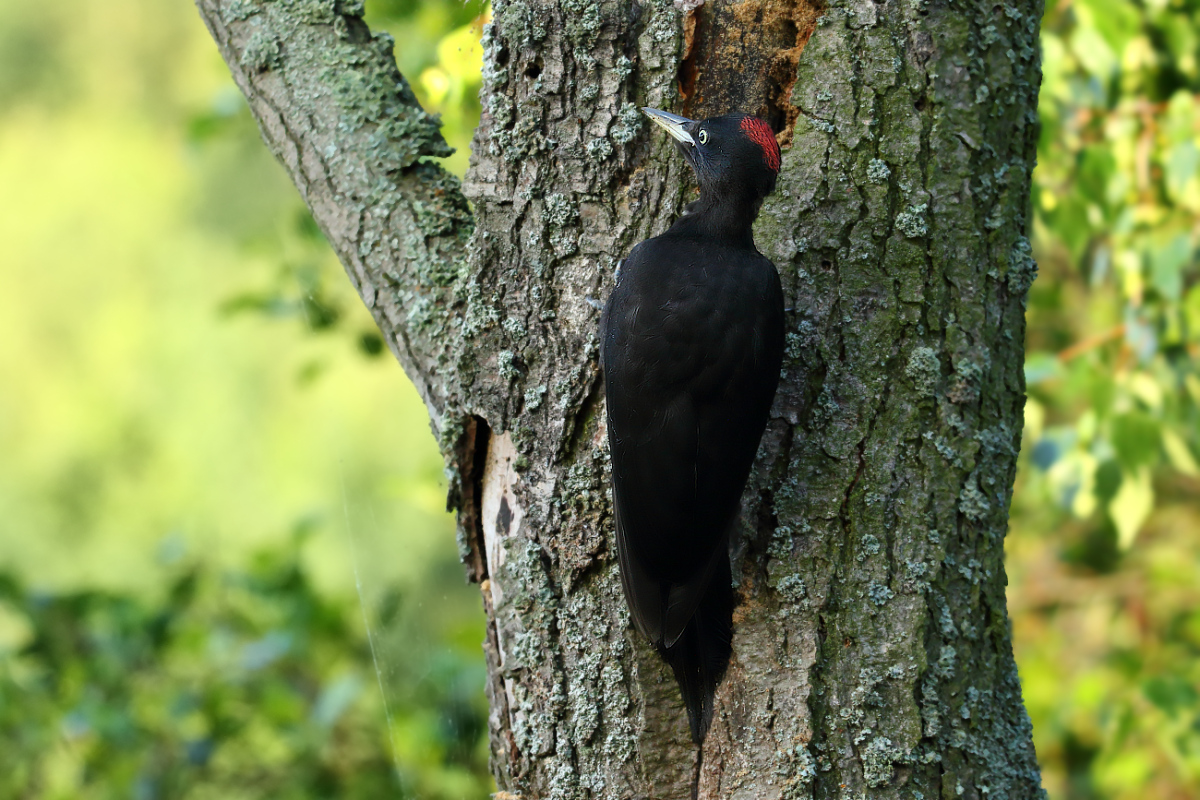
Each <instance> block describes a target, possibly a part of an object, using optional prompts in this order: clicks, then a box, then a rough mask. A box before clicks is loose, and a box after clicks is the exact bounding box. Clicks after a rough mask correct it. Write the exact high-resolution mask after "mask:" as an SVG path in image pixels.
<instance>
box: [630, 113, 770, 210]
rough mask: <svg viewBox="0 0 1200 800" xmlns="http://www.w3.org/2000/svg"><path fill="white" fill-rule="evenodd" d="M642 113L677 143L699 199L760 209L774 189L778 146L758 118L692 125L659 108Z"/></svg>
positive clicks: (721, 119)
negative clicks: (739, 202)
mask: <svg viewBox="0 0 1200 800" xmlns="http://www.w3.org/2000/svg"><path fill="white" fill-rule="evenodd" d="M642 111H644V112H645V113H646V116H648V117H650V119H652V120H654V122H655V124H657V125H658V126H659V127H661V128H662V129H663V130H665V131H666V132H667V133H669V134H670V135H671V138H672V139H674V140H675V145H676V146H677V147H678V148H679V150H680V152H681V153H683V157H684V158H685V159H687V162H688V163H689V164H691V166H692V169H693V170H694V171H695V173H696V180H697V181H699V183H700V191H701V194H709V195H715V196H717V197H724V198H737V199H743V198H744V199H746V200H749V201H750V202H752V203H755V204H757V203H758V202H761V201H762V199H763V198H764V197H766V196H767V195H769V194H770V193H771V192H772V191H773V190H774V189H775V179H776V177H778V175H779V165H780V154H779V144H778V143H777V142H776V141H775V133H774V132H773V131H772V130H771V126H770V125H768V124H767V123H766V122H764V121H763V120H761V119H759V118H758V117H753V116H750V115H749V114H738V113H734V114H726V115H724V116H722V117H712V118H710V119H703V120H692V119H688V118H686V117H680V116H677V115H675V114H671V113H670V112H667V111H660V110H658V109H657V108H643V109H642Z"/></svg>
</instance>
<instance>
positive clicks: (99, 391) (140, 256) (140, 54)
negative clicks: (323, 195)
mask: <svg viewBox="0 0 1200 800" xmlns="http://www.w3.org/2000/svg"><path fill="white" fill-rule="evenodd" d="M434 6H439V7H442V10H443V12H444V15H445V19H446V25H445V27H443V28H442V29H441V33H439V32H437V31H435V32H434V33H433V34H432V35H431V41H432V43H433V46H432V50H431V52H433V54H434V56H433V57H434V59H435V61H434V62H432V63H434V64H436V63H437V61H436V58H437V51H436V43H437V41H438V40H439V39H440V37H441V35H442V33H444V32H445V31H446V30H448V29H451V28H453V27H454V26H459V27H461V26H462V25H464V24H467V23H468V22H469V21H470V20H471V19H472V18H474V17H475V16H477V15H478V13H479V10H478V9H476V10H474V11H471V10H470V9H466V10H464V9H463V6H462V5H461V4H460V3H458V2H457V0H446V2H442V3H422V4H421V11H420V13H421V14H422V15H425V14H432V13H433V12H432V11H430V10H429V9H431V8H432V7H434ZM391 23H394V24H396V25H403V24H405V22H404V19H402V18H399V17H397V18H394V19H392V20H391ZM468 110H469V109H468ZM470 124H472V123H470V121H469V120H467V121H466V122H464V123H463V126H464V127H466V126H468V125H470ZM468 136H469V134H468ZM460 139H461V137H460ZM463 165H464V166H465V160H464V161H463ZM0 186H3V187H4V191H3V192H0V241H3V242H4V246H5V257H4V258H3V259H0V285H3V287H4V291H3V292H0V453H3V458H0V565H3V572H2V574H0V741H3V746H0V797H4V798H8V797H22V798H56V799H57V798H93V797H137V798H153V797H197V798H204V797H214V798H215V797H221V798H226V797H230V798H238V797H254V798H259V797H285V798H286V797H416V798H422V800H424V799H425V798H438V799H439V800H441V799H444V800H466V799H469V800H477V799H478V798H483V797H485V796H486V795H487V793H488V791H490V789H491V787H492V782H491V778H490V777H489V775H488V772H487V765H486V757H487V756H486V734H485V725H486V707H485V701H484V697H483V685H484V673H483V663H482V659H481V657H480V642H481V641H482V640H483V636H484V628H483V619H482V613H481V609H480V603H479V595H478V589H477V588H476V587H470V586H467V585H466V584H465V582H464V581H463V574H462V568H461V566H460V565H459V564H458V562H457V554H456V547H455V543H454V531H453V522H452V520H451V519H450V518H449V516H448V515H447V514H446V512H445V487H444V480H443V478H442V463H441V459H440V456H439V455H438V452H437V449H436V446H435V444H434V442H433V439H432V437H431V436H430V435H429V432H428V431H429V428H428V416H427V414H426V412H425V409H424V408H423V406H422V404H421V401H420V399H419V397H418V396H417V395H416V392H415V390H414V389H413V387H412V386H411V385H410V384H409V383H408V382H407V381H406V380H405V379H404V377H403V374H402V373H401V372H400V370H398V369H397V368H396V365H395V363H394V361H393V360H392V359H390V358H382V357H379V356H381V355H382V354H383V353H384V352H385V350H386V348H385V347H384V343H383V341H382V339H381V338H380V336H379V334H378V332H377V330H376V329H375V327H374V324H373V322H372V320H371V319H370V316H369V315H368V314H367V313H366V311H365V309H364V308H363V306H362V303H361V301H360V300H359V299H358V298H357V297H356V296H355V295H354V292H353V289H352V288H351V286H350V284H349V282H348V281H347V280H346V277H345V275H344V272H343V270H342V269H341V267H340V265H339V264H338V263H337V261H336V259H335V258H334V257H333V256H332V254H331V253H330V252H329V248H328V246H327V245H326V243H325V242H324V240H323V238H322V237H321V235H320V232H319V231H318V230H317V229H316V227H315V225H314V224H313V222H312V218H311V217H310V216H309V214H308V213H307V211H306V210H305V209H304V207H303V204H302V203H301V202H300V200H299V198H298V197H297V196H296V192H295V189H294V188H293V187H292V186H291V185H290V183H289V181H288V180H287V178H286V176H285V175H284V174H283V171H282V170H281V169H280V167H279V166H278V165H277V164H275V163H274V162H273V160H272V159H271V156H270V154H269V153H268V152H267V151H266V149H265V148H264V147H263V145H262V142H261V140H260V138H259V135H258V131H257V128H256V126H255V124H254V121H253V120H252V119H251V117H250V115H249V112H248V110H247V108H246V105H245V103H244V101H243V100H242V98H241V96H240V94H239V93H238V91H237V89H236V87H234V86H233V84H232V81H231V80H230V78H229V74H228V71H227V70H226V68H225V66H224V64H222V63H221V60H220V58H219V56H218V55H217V53H216V51H215V48H214V46H213V44H212V42H211V41H210V39H209V37H208V34H207V32H206V31H205V30H204V28H203V25H202V24H201V22H200V20H199V18H198V17H197V15H196V12H195V9H194V8H192V7H191V4H189V3H153V2H146V0H110V2H105V3H103V4H95V3H88V2H85V0H64V2H61V3H54V4H28V3H25V4H21V3H3V4H0ZM290 531H301V532H302V533H301V534H297V535H293V534H291V533H289V532H290ZM368 632H369V636H368ZM373 652H374V653H376V654H379V655H380V657H381V658H382V659H384V660H383V662H382V663H381V664H380V666H381V669H380V670H379V671H378V672H377V671H376V668H375V663H374V660H373V655H372V654H373Z"/></svg>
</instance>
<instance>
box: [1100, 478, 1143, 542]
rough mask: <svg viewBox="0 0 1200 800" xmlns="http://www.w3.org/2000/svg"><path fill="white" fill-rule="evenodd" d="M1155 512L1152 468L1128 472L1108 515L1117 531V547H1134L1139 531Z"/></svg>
mask: <svg viewBox="0 0 1200 800" xmlns="http://www.w3.org/2000/svg"><path fill="white" fill-rule="evenodd" d="M1153 510H1154V487H1153V486H1151V484H1150V468H1149V467H1141V468H1140V469H1138V470H1137V471H1136V472H1132V473H1130V472H1126V473H1125V474H1124V475H1123V476H1122V477H1121V488H1120V489H1118V490H1117V493H1116V495H1115V496H1114V497H1113V499H1112V502H1110V503H1109V504H1108V515H1109V517H1111V518H1112V521H1113V526H1114V527H1116V529H1117V546H1118V547H1119V548H1120V549H1121V550H1128V549H1129V548H1130V547H1132V546H1133V542H1134V540H1135V539H1136V538H1137V535H1138V531H1140V530H1141V529H1142V525H1143V524H1144V523H1145V522H1146V518H1147V517H1149V516H1150V512H1151V511H1153Z"/></svg>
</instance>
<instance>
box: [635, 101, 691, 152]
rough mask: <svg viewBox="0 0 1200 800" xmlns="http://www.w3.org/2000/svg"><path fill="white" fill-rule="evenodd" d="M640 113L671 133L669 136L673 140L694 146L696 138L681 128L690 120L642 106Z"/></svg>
mask: <svg viewBox="0 0 1200 800" xmlns="http://www.w3.org/2000/svg"><path fill="white" fill-rule="evenodd" d="M642 113H644V114H645V115H646V116H647V117H649V118H650V119H652V120H654V124H655V125H657V126H658V127H660V128H662V129H663V130H664V131H666V132H667V133H669V134H671V138H672V139H674V140H675V141H677V142H680V143H682V144H690V145H693V146H695V144H696V140H695V139H693V138H692V135H691V134H690V133H688V132H687V131H685V130H684V129H683V126H684V125H690V124H691V123H692V120H690V119H688V118H687V117H681V116H678V115H676V114H672V113H671V112H669V111H659V110H658V109H657V108H646V107H643V108H642Z"/></svg>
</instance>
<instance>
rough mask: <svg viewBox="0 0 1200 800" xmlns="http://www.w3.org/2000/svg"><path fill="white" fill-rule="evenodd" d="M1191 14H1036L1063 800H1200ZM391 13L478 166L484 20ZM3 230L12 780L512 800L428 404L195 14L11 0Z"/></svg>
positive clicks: (1046, 517)
mask: <svg viewBox="0 0 1200 800" xmlns="http://www.w3.org/2000/svg"><path fill="white" fill-rule="evenodd" d="M1197 7H1198V3H1197V2H1196V0H1182V1H1180V2H1175V1H1174V0H1142V2H1136V3H1135V2H1132V1H1131V0H1058V2H1057V3H1051V4H1050V7H1049V8H1048V9H1047V12H1046V17H1045V23H1044V33H1043V39H1042V44H1043V54H1044V69H1045V79H1044V83H1043V87H1042V96H1041V109H1040V110H1041V115H1042V123H1043V130H1042V139H1041V143H1040V147H1039V166H1038V169H1037V171H1036V173H1035V183H1036V186H1035V189H1034V195H1033V209H1034V214H1035V217H1034V219H1035V223H1034V246H1035V250H1036V255H1037V259H1038V262H1039V265H1040V268H1041V275H1040V277H1039V279H1038V280H1037V282H1036V283H1035V284H1034V286H1033V290H1032V293H1031V295H1030V299H1029V330H1028V337H1027V342H1028V366H1027V375H1028V381H1029V395H1030V399H1029V403H1028V405H1027V411H1026V430H1025V438H1024V445H1023V448H1022V454H1021V462H1020V468H1019V472H1018V479H1017V489H1016V497H1015V500H1014V504H1013V517H1012V525H1011V533H1010V536H1009V539H1008V573H1009V579H1010V590H1009V601H1010V610H1011V616H1012V625H1013V633H1014V637H1015V647H1016V653H1017V661H1018V664H1019V666H1020V670H1021V677H1022V680H1023V683H1024V690H1025V698H1026V702H1027V704H1028V707H1029V712H1030V715H1031V717H1032V718H1033V723H1034V737H1035V740H1036V744H1037V749H1038V755H1039V759H1040V760H1041V763H1042V766H1043V770H1044V779H1045V784H1046V788H1047V789H1048V790H1049V792H1050V795H1051V797H1053V798H1055V799H1056V800H1065V799H1066V798H1145V797H1154V798H1166V799H1171V798H1194V797H1197V796H1200V658H1198V656H1200V463H1198V462H1200V436H1198V433H1197V432H1198V430H1200V412H1198V409H1200V369H1198V368H1197V367H1196V364H1197V362H1198V356H1200V270H1198V268H1197V261H1196V254H1197V246H1198V244H1200V242H1198V241H1197V236H1198V234H1200V178H1198V168H1200V147H1198V145H1200V108H1198V106H1197V92H1198V91H1200V64H1198V62H1197V59H1198V58H1200V30H1198V28H1197V21H1198V20H1197ZM367 10H368V18H369V22H370V23H371V24H372V26H373V27H379V28H385V29H387V30H388V31H390V32H391V33H392V34H393V35H394V36H395V37H396V40H397V46H396V53H397V57H398V60H399V62H400V66H401V69H402V70H403V72H404V73H405V75H407V76H408V77H409V79H410V81H411V82H412V84H413V86H414V89H415V90H416V92H417V94H418V95H419V96H420V98H421V100H422V102H423V103H424V104H425V106H426V108H428V109H430V110H432V111H437V112H439V113H441V114H442V119H443V121H444V122H445V124H446V128H445V133H446V137H447V139H448V140H449V141H450V143H451V144H452V145H453V146H455V147H457V148H458V150H459V151H458V153H457V154H456V155H455V156H454V157H452V158H451V159H449V160H448V164H447V166H448V167H449V168H450V169H451V170H453V171H455V172H457V173H459V174H461V173H462V172H463V171H464V170H465V168H466V163H467V152H468V144H469V141H470V133H471V130H472V128H473V127H474V125H475V124H476V122H477V120H478V115H479V107H478V100H477V97H476V93H477V91H478V88H479V69H480V61H479V50H478V46H477V41H478V37H479V34H480V30H481V25H482V23H483V20H484V19H485V17H486V7H485V6H484V5H482V4H481V3H480V2H479V1H478V0H475V1H474V2H467V3H465V4H464V3H463V2H461V0H420V1H419V0H368V2H367ZM0 242H3V244H4V247H3V251H0V252H2V254H0V454H2V455H0V741H2V742H3V743H4V744H3V747H0V798H9V797H13V798H18V797H19V798H51V797H53V798H107V797H122V798H125V797H134V798H138V800H142V799H143V798H145V799H146V800H150V799H151V798H160V797H162V798H166V797H194V798H207V797H212V798H217V797H220V798H243V797H244V798H261V797H281V798H289V797H297V798H299V797H305V798H308V797H339V798H356V797H364V798H365V797H372V798H374V797H381V796H391V797H412V798H421V800H442V799H443V798H445V799H446V800H450V799H451V798H455V799H457V798H465V799H468V800H481V799H482V798H484V797H486V796H487V794H488V793H489V792H490V791H492V788H493V787H492V783H491V780H490V778H489V777H488V775H487V766H486V751H487V748H486V740H485V737H486V710H487V709H486V703H485V700H484V698H483V692H482V687H483V662H482V656H481V652H480V642H481V641H482V639H483V619H482V613H481V610H480V604H479V601H478V597H477V590H476V589H475V588H473V587H469V586H467V585H466V584H465V582H464V579H463V572H462V570H461V568H460V567H459V566H458V564H457V559H456V554H455V546H454V534H453V522H452V520H451V518H450V517H449V516H448V515H447V514H446V513H445V511H444V492H445V486H444V481H443V479H442V464H441V460H440V457H439V456H438V454H437V451H436V448H435V446H434V443H433V438H432V436H431V435H430V433H429V428H428V420H427V417H426V415H425V412H424V409H423V408H422V407H421V404H420V401H419V400H418V398H417V396H416V393H415V392H414V391H413V389H412V387H411V386H410V385H409V384H408V382H407V379H405V378H404V376H403V374H402V372H401V371H400V369H399V368H398V367H397V366H396V364H395V363H394V361H393V360H392V358H391V356H390V355H389V354H388V353H387V352H386V350H385V349H384V348H383V346H382V342H381V340H380V338H379V337H378V336H377V335H376V333H375V332H374V328H373V325H372V323H371V320H370V318H369V317H368V315H367V314H366V312H365V311H364V310H363V309H362V308H361V303H360V302H359V301H358V298H357V297H356V296H355V295H354V294H353V292H352V290H351V289H350V286H349V283H348V281H347V280H346V278H345V277H344V275H343V273H342V271H341V268H340V267H339V265H338V264H337V262H336V260H335V259H334V258H333V257H332V256H331V255H330V253H329V251H328V248H327V247H326V245H325V244H324V242H323V240H322V238H321V236H320V233H319V232H318V231H317V230H316V228H315V226H314V225H313V223H312V221H311V219H310V217H309V216H308V214H307V212H306V211H305V209H304V207H303V205H302V204H301V203H300V201H299V199H298V198H297V197H296V194H295V192H294V190H293V189H292V187H291V185H290V184H289V183H288V181H287V178H286V177H285V175H284V173H283V171H282V169H281V168H279V167H278V166H277V165H276V164H275V163H274V161H273V160H272V158H271V156H270V155H269V154H268V152H267V151H266V149H265V148H264V147H263V146H262V144H261V142H260V141H259V138H258V134H257V131H256V129H255V126H254V123H253V121H252V120H251V118H250V116H249V113H248V112H247V110H246V107H245V104H244V102H243V101H242V99H241V96H240V95H239V94H238V92H237V90H236V89H235V87H234V86H233V84H232V82H231V80H230V79H229V77H228V75H227V73H226V70H225V68H224V65H223V64H222V63H221V60H220V58H219V56H218V55H217V53H216V50H215V48H214V47H213V45H212V44H211V42H210V41H209V39H208V35H207V33H206V31H205V30H204V28H203V26H202V24H201V23H200V20H199V18H198V17H197V15H196V12H195V10H194V9H193V8H192V6H191V4H190V3H187V2H182V0H181V1H180V2H174V3H159V2H151V0H106V2H105V3H102V4H100V3H94V2H86V0H60V2H57V3H53V4H51V3H16V2H7V3H3V4H0ZM376 660H378V663H379V666H380V669H379V670H378V671H377V670H376Z"/></svg>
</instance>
